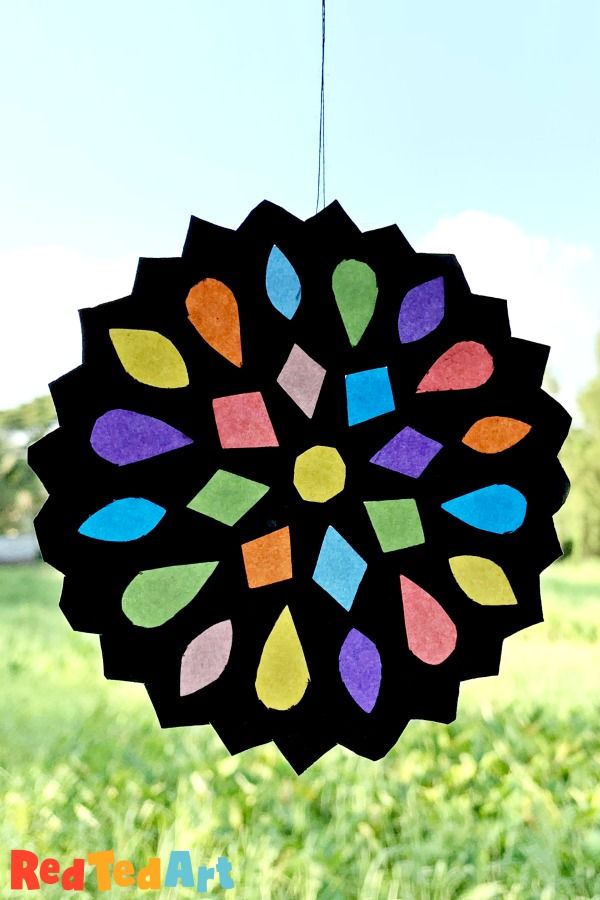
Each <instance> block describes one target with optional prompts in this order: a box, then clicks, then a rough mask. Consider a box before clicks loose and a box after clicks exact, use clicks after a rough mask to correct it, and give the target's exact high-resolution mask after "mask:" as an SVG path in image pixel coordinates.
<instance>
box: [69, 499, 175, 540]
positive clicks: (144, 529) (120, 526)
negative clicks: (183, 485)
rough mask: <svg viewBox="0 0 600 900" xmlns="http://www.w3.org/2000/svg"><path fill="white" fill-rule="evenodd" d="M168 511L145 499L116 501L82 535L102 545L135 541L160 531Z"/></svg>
mask: <svg viewBox="0 0 600 900" xmlns="http://www.w3.org/2000/svg"><path fill="white" fill-rule="evenodd" d="M165 513H166V509H164V507H162V506H158V504H156V503H152V501H151V500H145V499H144V498H143V497H124V498H123V499H121V500H114V501H113V502H112V503H108V504H107V505H106V506H103V507H102V508H101V509H99V510H98V511H97V512H95V513H93V514H92V515H91V516H90V517H89V518H88V519H86V520H85V522H84V523H83V524H82V525H80V526H79V534H83V535H84V536H85V537H90V538H95V539H96V540H98V541H135V540H137V538H141V537H143V536H144V535H145V534H148V532H150V531H152V529H153V528H156V526H157V525H158V523H159V522H160V520H161V519H162V517H163V516H164V514H165Z"/></svg>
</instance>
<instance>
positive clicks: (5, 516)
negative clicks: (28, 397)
mask: <svg viewBox="0 0 600 900" xmlns="http://www.w3.org/2000/svg"><path fill="white" fill-rule="evenodd" d="M55 424H56V413H55V411H54V406H53V404H52V400H51V399H50V397H38V398H37V399H36V400H32V401H31V402H30V403H24V404H22V405H21V406H18V407H16V408H15V409H9V410H4V411H2V412H0V534H18V533H21V532H27V531H30V530H31V528H32V522H33V518H34V516H35V515H36V513H37V511H38V509H39V508H40V506H41V505H42V503H43V502H44V500H45V497H46V492H45V491H44V488H43V487H42V485H41V483H40V481H39V480H38V478H37V477H36V476H35V475H34V474H33V472H32V471H31V469H30V468H29V466H28V465H27V447H28V446H29V445H30V444H32V443H33V442H34V441H36V440H38V439H39V438H41V437H42V436H43V435H44V434H46V433H47V432H48V431H50V429H51V428H52V427H53V426H54V425H55Z"/></svg>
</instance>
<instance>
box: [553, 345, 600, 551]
mask: <svg viewBox="0 0 600 900" xmlns="http://www.w3.org/2000/svg"><path fill="white" fill-rule="evenodd" d="M596 352H597V360H598V373H597V374H596V375H595V377H594V378H593V379H592V380H591V381H590V383H589V384H588V385H587V386H586V387H585V388H584V390H583V391H582V393H581V395H580V397H579V408H580V410H581V416H582V423H581V426H580V427H577V428H574V429H573V430H572V431H571V434H570V435H569V437H568V439H567V441H566V443H565V446H564V450H563V452H562V454H561V460H562V463H563V465H564V467H565V469H566V472H567V474H568V476H569V478H570V480H571V493H570V496H569V499H568V501H567V503H566V505H565V507H564V508H563V510H562V511H561V513H560V514H559V517H558V525H559V532H560V534H561V537H562V539H563V541H565V542H566V541H568V542H569V543H570V544H571V545H572V547H573V553H574V554H575V555H576V556H580V557H584V556H600V336H599V337H598V340H597V344H596Z"/></svg>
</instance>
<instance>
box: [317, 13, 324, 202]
mask: <svg viewBox="0 0 600 900" xmlns="http://www.w3.org/2000/svg"><path fill="white" fill-rule="evenodd" d="M319 199H321V200H322V205H323V208H324V207H325V0H321V107H320V111H319V162H318V166H317V203H316V208H315V212H316V213H317V212H318V211H319Z"/></svg>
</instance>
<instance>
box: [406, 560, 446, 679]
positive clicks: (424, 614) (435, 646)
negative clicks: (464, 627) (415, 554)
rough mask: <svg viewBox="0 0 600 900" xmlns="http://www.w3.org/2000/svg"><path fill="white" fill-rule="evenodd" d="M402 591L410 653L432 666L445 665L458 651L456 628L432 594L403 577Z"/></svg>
mask: <svg viewBox="0 0 600 900" xmlns="http://www.w3.org/2000/svg"><path fill="white" fill-rule="evenodd" d="M400 590H401V592H402V603H403V604H404V625H405V627H406V636H407V638H408V647H409V649H410V650H411V652H412V653H414V654H415V656H417V657H418V658H419V659H421V660H423V662H425V663H429V665H430V666H435V665H438V664H439V663H441V662H444V660H445V659H448V657H449V656H450V654H451V653H452V651H453V650H454V648H455V647H456V625H455V624H454V622H453V621H452V619H451V618H450V616H449V615H448V613H447V612H446V611H445V610H444V609H443V608H442V607H441V606H440V604H439V603H438V602H437V600H434V598H433V597H432V596H431V594H428V593H427V591H424V590H423V588H422V587H419V585H418V584H415V583H414V581H411V580H410V579H409V578H406V577H405V576H404V575H401V576H400Z"/></svg>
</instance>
